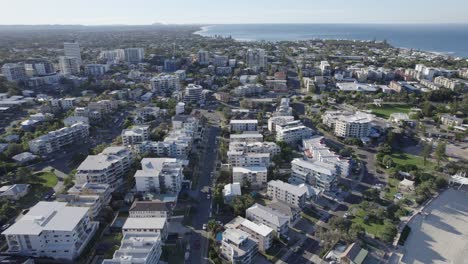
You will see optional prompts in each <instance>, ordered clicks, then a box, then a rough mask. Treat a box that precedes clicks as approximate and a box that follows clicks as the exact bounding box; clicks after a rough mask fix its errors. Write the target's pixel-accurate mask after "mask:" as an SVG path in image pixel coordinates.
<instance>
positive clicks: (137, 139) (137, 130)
mask: <svg viewBox="0 0 468 264" xmlns="http://www.w3.org/2000/svg"><path fill="white" fill-rule="evenodd" d="M147 140H149V126H133V127H131V128H129V129H124V130H122V144H123V145H124V146H133V145H136V144H140V143H142V142H143V141H147Z"/></svg>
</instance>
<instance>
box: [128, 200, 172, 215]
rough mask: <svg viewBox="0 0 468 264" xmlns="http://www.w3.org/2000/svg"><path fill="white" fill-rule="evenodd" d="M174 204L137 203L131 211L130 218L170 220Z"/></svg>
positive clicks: (159, 202) (134, 203)
mask: <svg viewBox="0 0 468 264" xmlns="http://www.w3.org/2000/svg"><path fill="white" fill-rule="evenodd" d="M173 206H174V204H173V203H170V202H163V201H135V202H133V204H132V206H131V207H130V209H129V214H130V217H137V218H148V217H159V218H161V217H166V218H169V217H170V216H171V213H172V209H173Z"/></svg>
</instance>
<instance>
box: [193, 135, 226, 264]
mask: <svg viewBox="0 0 468 264" xmlns="http://www.w3.org/2000/svg"><path fill="white" fill-rule="evenodd" d="M219 133H220V129H219V128H217V127H208V128H207V129H206V134H205V139H204V142H203V143H202V144H205V146H206V148H205V151H204V153H202V155H201V158H200V166H199V170H200V174H199V177H200V178H199V180H198V186H197V188H196V190H195V192H193V194H192V197H193V198H195V199H196V200H197V201H198V203H195V204H194V207H193V210H194V211H195V212H194V216H193V217H192V219H193V220H192V226H193V228H194V230H193V233H192V236H191V238H190V244H191V248H192V249H193V250H192V251H191V252H190V257H189V263H194V264H195V263H207V258H206V256H207V254H208V246H209V245H208V242H209V240H208V234H207V233H206V232H205V231H203V230H202V227H203V224H206V223H207V222H208V220H209V219H210V215H211V209H212V208H211V205H212V204H211V200H208V199H207V196H206V194H205V193H202V190H206V189H207V188H209V187H211V186H212V180H211V177H210V174H211V172H212V171H214V170H215V168H216V155H217V153H216V150H217V149H218V148H217V145H216V137H217V136H218V134H219ZM196 244H199V245H200V246H199V249H196V248H197V246H194V245H196Z"/></svg>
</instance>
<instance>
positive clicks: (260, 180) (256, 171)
mask: <svg viewBox="0 0 468 264" xmlns="http://www.w3.org/2000/svg"><path fill="white" fill-rule="evenodd" d="M267 175H268V170H267V168H266V167H264V166H261V167H233V168H232V181H233V182H239V183H243V182H244V181H248V182H249V183H250V184H251V186H252V187H254V188H262V187H265V185H266V184H267Z"/></svg>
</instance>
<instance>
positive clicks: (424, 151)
mask: <svg viewBox="0 0 468 264" xmlns="http://www.w3.org/2000/svg"><path fill="white" fill-rule="evenodd" d="M431 151H432V144H424V145H423V149H422V152H421V155H422V157H423V160H424V163H423V164H424V166H426V161H427V158H429V156H430V155H431Z"/></svg>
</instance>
